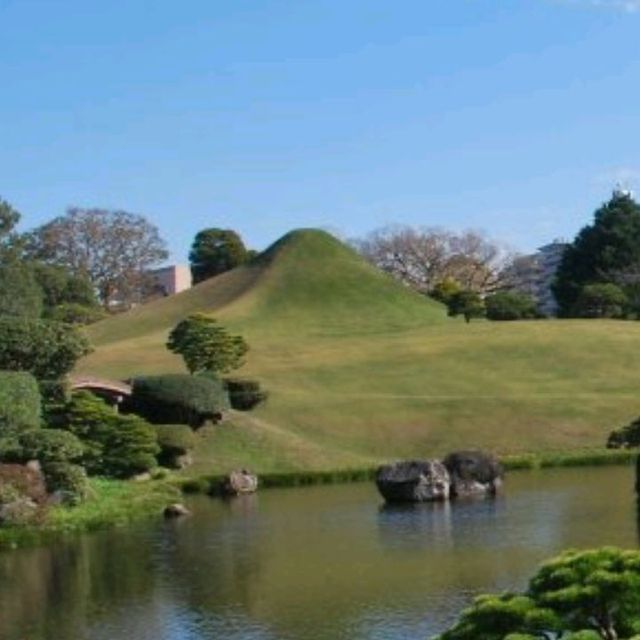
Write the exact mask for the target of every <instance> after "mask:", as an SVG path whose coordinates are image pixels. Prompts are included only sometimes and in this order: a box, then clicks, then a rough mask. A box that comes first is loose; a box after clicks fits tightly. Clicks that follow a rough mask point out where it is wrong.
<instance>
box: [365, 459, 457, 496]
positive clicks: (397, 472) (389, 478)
mask: <svg viewBox="0 0 640 640" xmlns="http://www.w3.org/2000/svg"><path fill="white" fill-rule="evenodd" d="M376 485H377V487H378V491H380V493H381V494H382V497H383V498H384V499H385V500H386V501H387V502H432V501H437V500H447V499H448V498H449V485H450V481H449V473H448V471H447V469H446V467H445V466H444V465H443V464H442V463H441V462H440V461H439V460H406V461H403V462H396V463H394V464H388V465H384V466H382V467H380V468H379V469H378V471H377V472H376Z"/></svg>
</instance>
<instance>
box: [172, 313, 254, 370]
mask: <svg viewBox="0 0 640 640" xmlns="http://www.w3.org/2000/svg"><path fill="white" fill-rule="evenodd" d="M167 349H169V350H170V351H173V352H174V353H178V354H180V355H181V356H182V358H183V359H184V362H185V365H186V367H187V369H188V370H189V372H190V373H198V372H201V371H211V372H214V373H226V372H228V371H231V370H233V369H237V368H238V367H240V366H241V365H242V364H243V360H242V359H243V357H244V355H245V354H246V353H247V351H248V350H249V345H247V343H246V342H245V340H244V338H243V337H242V336H233V335H230V334H229V332H228V331H227V330H226V329H225V328H224V327H222V326H221V325H219V324H218V322H217V320H215V319H214V318H210V317H208V316H206V315H204V314H202V313H196V314H193V315H190V316H188V317H187V318H185V319H184V320H182V321H181V322H179V323H178V324H177V325H176V326H175V327H174V328H173V330H172V331H171V333H170V334H169V340H168V341H167Z"/></svg>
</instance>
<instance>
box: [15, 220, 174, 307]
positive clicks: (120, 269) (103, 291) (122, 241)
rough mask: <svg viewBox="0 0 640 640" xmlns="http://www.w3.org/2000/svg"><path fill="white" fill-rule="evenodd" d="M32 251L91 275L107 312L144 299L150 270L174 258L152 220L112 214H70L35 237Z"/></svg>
mask: <svg viewBox="0 0 640 640" xmlns="http://www.w3.org/2000/svg"><path fill="white" fill-rule="evenodd" d="M27 249H28V252H29V254H30V255H31V256H32V257H33V258H36V259H39V260H42V261H43V262H47V263H49V264H57V265H62V266H65V267H68V268H70V269H71V270H72V271H73V272H75V273H78V274H85V275H86V276H87V277H88V278H89V280H90V281H91V282H92V284H93V286H94V287H95V288H96V291H97V292H98V296H99V298H100V301H101V302H102V304H103V305H104V306H105V307H109V306H110V305H111V304H112V303H113V302H115V301H116V300H117V301H118V302H122V303H124V304H125V305H127V304H129V303H131V302H132V301H133V300H135V299H136V298H137V297H139V295H140V293H141V292H142V291H143V290H144V289H145V287H146V286H147V283H148V277H149V273H148V272H149V269H150V267H153V266H154V265H157V264H158V263H159V262H161V261H162V260H165V259H166V258H167V257H168V253H167V250H166V245H165V242H164V240H162V238H160V235H159V233H158V229H157V228H156V227H155V226H154V225H152V224H151V223H150V222H149V221H148V220H147V219H146V218H144V217H143V216H141V215H137V214H133V213H128V212H126V211H111V210H106V209H80V208H71V209H69V210H68V211H67V213H66V214H65V215H64V216H60V217H58V218H55V219H54V220H52V221H51V222H48V223H47V224H45V225H43V226H41V227H38V228H37V229H35V230H34V231H32V232H31V233H30V234H29V236H28V244H27Z"/></svg>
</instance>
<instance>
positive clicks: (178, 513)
mask: <svg viewBox="0 0 640 640" xmlns="http://www.w3.org/2000/svg"><path fill="white" fill-rule="evenodd" d="M190 515H191V511H189V509H187V507H185V506H184V505H183V504H181V503H180V502H174V503H173V504H170V505H167V506H166V507H165V509H164V517H165V518H181V517H183V516H190Z"/></svg>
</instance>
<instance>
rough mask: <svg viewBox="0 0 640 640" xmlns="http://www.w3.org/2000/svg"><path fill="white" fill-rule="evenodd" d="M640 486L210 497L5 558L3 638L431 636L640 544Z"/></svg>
mask: <svg viewBox="0 0 640 640" xmlns="http://www.w3.org/2000/svg"><path fill="white" fill-rule="evenodd" d="M633 483H634V478H633V471H632V469H630V468H600V469H598V468H595V469H562V470H546V471H536V472H532V471H529V472H518V473H512V474H510V475H509V476H508V477H507V481H506V490H505V495H504V496H503V497H501V498H498V499H496V500H488V501H479V502H458V503H454V504H450V505H441V504H436V505H417V506H414V507H412V506H409V507H406V508H387V507H384V506H383V505H382V501H381V499H380V498H379V496H378V494H377V492H376V490H375V487H374V486H373V485H371V484H356V485H340V486H325V487H311V488H304V489H282V490H268V491H264V492H263V493H261V494H258V495H255V496H248V497H245V498H240V499H235V500H232V501H229V502H224V501H221V500H216V499H210V498H206V497H202V496H200V497H197V498H194V499H193V500H191V501H190V506H191V507H192V508H193V509H194V512H195V513H194V515H193V517H191V518H189V519H185V520H182V521H172V522H164V521H160V520H156V521H146V522H144V523H139V524H136V525H133V526H130V527H127V528H122V529H112V530H107V531H102V532H98V533H94V534H87V535H82V536H77V537H74V538H66V539H65V540H63V541H59V542H57V543H54V544H50V545H49V546H47V547H41V548H35V549H23V550H18V551H12V552H6V553H3V554H0V638H3V639H4V640H40V639H44V638H47V639H49V638H51V639H55V640H72V639H73V640H77V639H83V640H84V639H89V640H94V639H95V640H107V639H108V640H119V639H128V640H200V639H225V640H241V639H242V640H325V639H326V640H339V639H345V640H346V639H349V640H359V639H365V638H366V639H374V640H377V639H380V640H382V639H384V640H400V639H402V640H404V639H409V638H410V639H412V640H414V639H421V638H428V637H430V636H431V635H433V634H435V633H437V632H438V631H441V630H442V629H443V628H445V627H446V626H447V625H448V624H450V623H451V622H452V621H453V620H455V619H456V618H457V614H458V613H459V611H460V610H461V608H462V607H463V606H465V605H466V604H468V603H469V602H470V600H471V599H472V598H473V596H474V595H475V594H477V593H481V592H487V591H496V590H503V589H508V588H521V587H523V586H524V585H525V583H526V580H527V577H528V576H529V575H530V574H531V573H532V572H533V571H534V570H535V568H536V566H537V564H538V563H539V562H540V561H541V560H543V559H545V558H547V557H549V556H552V555H554V554H556V553H557V552H559V551H560V550H562V549H565V548H567V547H590V546H598V545H604V544H610V545H618V546H622V547H627V548H634V547H637V546H638V525H637V518H636V509H635V500H634V495H633Z"/></svg>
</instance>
